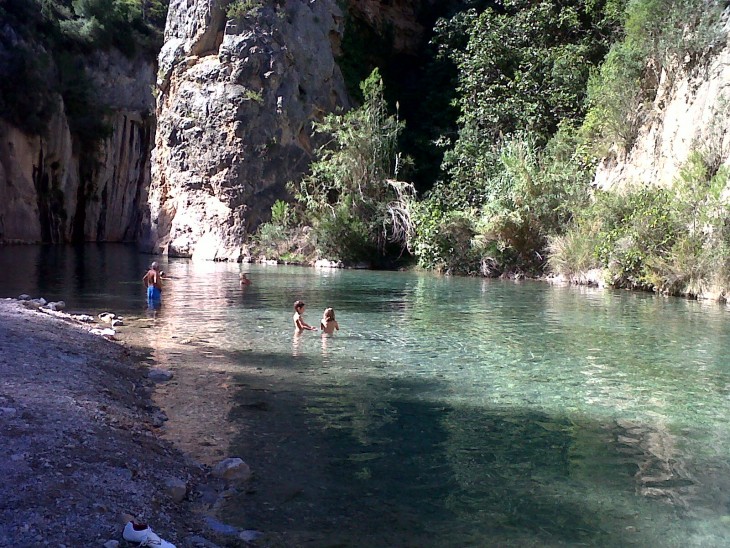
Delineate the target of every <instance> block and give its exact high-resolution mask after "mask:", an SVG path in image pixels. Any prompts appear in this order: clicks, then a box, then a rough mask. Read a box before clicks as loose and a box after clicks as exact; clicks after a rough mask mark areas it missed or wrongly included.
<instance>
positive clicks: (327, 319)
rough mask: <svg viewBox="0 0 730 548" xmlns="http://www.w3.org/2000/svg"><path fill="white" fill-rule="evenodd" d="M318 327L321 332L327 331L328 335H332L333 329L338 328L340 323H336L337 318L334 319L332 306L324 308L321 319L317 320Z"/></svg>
mask: <svg viewBox="0 0 730 548" xmlns="http://www.w3.org/2000/svg"><path fill="white" fill-rule="evenodd" d="M319 328H320V329H321V330H322V332H323V333H327V334H328V335H332V333H334V332H335V330H337V331H339V330H340V325H339V324H338V323H337V320H335V310H334V308H326V309H325V311H324V314H323V315H322V320H321V321H320V322H319Z"/></svg>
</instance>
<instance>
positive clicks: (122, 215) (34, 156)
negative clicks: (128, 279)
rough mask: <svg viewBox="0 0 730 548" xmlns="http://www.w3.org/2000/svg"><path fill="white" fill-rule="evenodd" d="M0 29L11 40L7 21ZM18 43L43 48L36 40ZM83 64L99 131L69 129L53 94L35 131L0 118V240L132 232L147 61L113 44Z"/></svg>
mask: <svg viewBox="0 0 730 548" xmlns="http://www.w3.org/2000/svg"><path fill="white" fill-rule="evenodd" d="M2 32H3V33H6V35H7V34H10V35H11V37H12V38H13V39H15V40H17V38H15V36H16V35H14V34H13V30H12V29H10V28H8V27H7V26H5V27H3V28H2ZM25 46H26V47H27V48H28V49H31V48H33V49H35V51H36V52H38V55H39V56H40V55H42V54H43V51H42V48H43V47H42V46H41V45H40V44H30V45H29V44H25ZM2 53H8V52H2ZM10 53H12V52H10ZM48 58H50V56H48ZM84 63H85V67H84V74H85V75H86V76H87V77H88V79H89V84H90V88H92V89H93V91H91V93H92V94H93V96H94V100H95V101H97V102H98V103H97V104H98V105H99V107H100V109H99V110H100V112H104V115H103V118H104V120H103V124H104V127H106V128H107V130H108V131H107V132H106V135H105V136H104V137H102V138H101V139H98V140H94V141H93V142H84V141H83V140H81V139H79V138H78V137H77V136H75V135H74V134H73V132H72V130H71V129H70V122H69V119H68V118H67V116H66V114H65V112H66V110H67V109H66V105H64V102H63V99H62V98H61V96H60V95H59V94H55V95H53V97H52V98H51V102H53V103H54V104H55V105H54V106H55V108H52V109H50V110H51V112H52V114H50V116H49V118H48V119H46V120H44V124H45V128H44V129H43V130H42V131H40V132H38V133H37V134H35V133H32V132H29V131H28V130H27V129H26V130H21V129H20V128H19V127H17V126H15V125H13V124H12V123H10V122H8V121H2V120H0V243H3V242H20V243H35V242H47V243H64V242H71V241H76V242H80V241H114V242H119V241H134V240H135V239H136V238H137V236H138V232H139V227H140V219H141V212H142V211H143V209H144V208H145V207H146V205H145V204H146V191H147V188H148V186H149V172H150V162H149V152H150V149H151V145H152V141H153V134H154V124H153V118H152V114H153V112H154V100H153V96H152V92H151V86H152V84H153V83H154V76H155V67H154V63H153V62H150V61H145V60H144V59H143V58H141V57H138V58H136V59H133V60H132V59H128V58H127V57H124V56H122V55H121V54H119V53H118V52H115V51H114V50H112V51H108V52H96V53H93V54H91V55H88V56H87V57H86V58H85V59H84ZM52 68H54V67H52ZM95 122H98V120H96V121H95Z"/></svg>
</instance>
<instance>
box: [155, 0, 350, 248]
mask: <svg viewBox="0 0 730 548" xmlns="http://www.w3.org/2000/svg"><path fill="white" fill-rule="evenodd" d="M227 4H228V1H227V0H172V1H171V2H170V11H169V15H168V21H167V28H166V31H165V45H164V46H163V49H162V52H161V53H160V57H159V65H160V69H159V71H158V78H157V87H158V90H159V95H158V101H157V118H158V124H157V133H156V140H155V149H154V151H153V156H152V158H153V159H152V183H151V187H150V192H149V208H150V209H149V215H148V217H146V218H145V221H144V234H143V238H142V243H143V245H144V247H146V248H147V249H148V250H150V251H153V252H161V253H167V254H169V255H171V256H187V257H194V258H200V259H209V260H240V259H241V258H242V257H243V256H244V255H245V254H246V249H245V241H246V234H247V232H250V231H251V230H252V229H254V228H255V227H256V226H257V225H258V224H259V223H260V222H261V221H262V220H265V219H266V218H267V216H268V214H269V211H270V208H271V205H272V204H273V202H274V201H275V200H276V199H278V198H284V197H286V194H287V193H286V183H287V182H288V181H292V180H296V179H297V178H299V177H301V175H302V174H303V173H304V172H305V171H306V170H307V168H308V165H309V163H310V161H311V158H312V151H313V147H314V146H315V145H316V143H312V142H311V141H310V133H311V122H312V121H313V120H317V119H319V118H321V117H322V116H323V115H324V114H326V113H329V112H333V111H335V110H336V109H338V108H340V107H346V106H347V96H346V92H345V88H344V82H343V80H342V76H341V73H340V70H339V68H338V67H337V64H336V63H335V55H336V53H337V48H338V47H339V43H340V38H341V33H342V26H343V16H342V13H341V11H340V9H339V7H338V5H337V2H336V0H313V1H302V0H281V1H279V2H277V3H275V5H274V3H268V2H267V3H266V7H264V8H262V9H261V10H260V12H259V13H258V14H257V15H256V16H255V17H254V16H251V17H242V18H239V19H237V20H228V19H227V17H226V14H225V10H226V7H227Z"/></svg>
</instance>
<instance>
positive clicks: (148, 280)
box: [142, 261, 162, 308]
mask: <svg viewBox="0 0 730 548" xmlns="http://www.w3.org/2000/svg"><path fill="white" fill-rule="evenodd" d="M142 283H144V284H145V286H146V287H147V306H149V307H150V308H160V305H161V304H162V273H161V272H160V265H158V264H157V262H156V261H155V262H153V263H152V264H151V265H150V269H149V270H148V271H147V274H145V275H144V278H142Z"/></svg>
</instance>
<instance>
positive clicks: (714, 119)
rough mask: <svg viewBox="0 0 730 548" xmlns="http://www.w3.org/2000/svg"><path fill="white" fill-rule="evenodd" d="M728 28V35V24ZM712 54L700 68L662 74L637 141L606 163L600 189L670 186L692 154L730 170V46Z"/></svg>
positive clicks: (598, 177)
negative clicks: (643, 184)
mask: <svg viewBox="0 0 730 548" xmlns="http://www.w3.org/2000/svg"><path fill="white" fill-rule="evenodd" d="M725 29H726V31H730V24H726V26H725ZM710 55H711V56H710V57H708V58H707V59H705V60H704V64H703V65H702V66H699V67H698V66H687V67H684V68H683V69H681V70H680V73H679V74H678V75H676V76H674V77H669V75H668V74H667V73H666V72H664V73H663V74H662V75H661V79H660V82H659V86H658V91H657V95H656V98H655V99H654V102H653V104H652V105H651V107H650V112H649V113H648V115H647V116H646V122H645V123H644V124H643V126H642V127H641V128H640V130H639V134H638V138H637V139H636V142H635V143H634V145H633V146H632V148H631V149H630V150H629V151H628V153H627V154H625V155H624V156H620V157H611V158H607V159H604V160H603V162H602V163H601V165H600V166H599V168H598V170H597V172H596V178H595V184H596V185H597V186H599V187H601V188H620V187H622V186H624V185H627V184H631V183H649V184H657V185H661V186H665V187H666V186H669V185H671V184H672V182H673V181H674V179H675V178H676V177H677V175H678V173H679V170H680V169H681V168H682V166H683V165H684V164H685V163H686V161H687V159H688V157H689V156H690V154H691V153H692V152H693V151H697V152H699V153H700V154H702V155H703V156H704V157H705V158H712V162H713V163H715V164H716V165H723V164H724V165H730V132H729V131H728V127H729V121H730V42H728V43H726V44H725V47H722V48H718V49H717V50H716V52H715V53H714V54H710Z"/></svg>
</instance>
